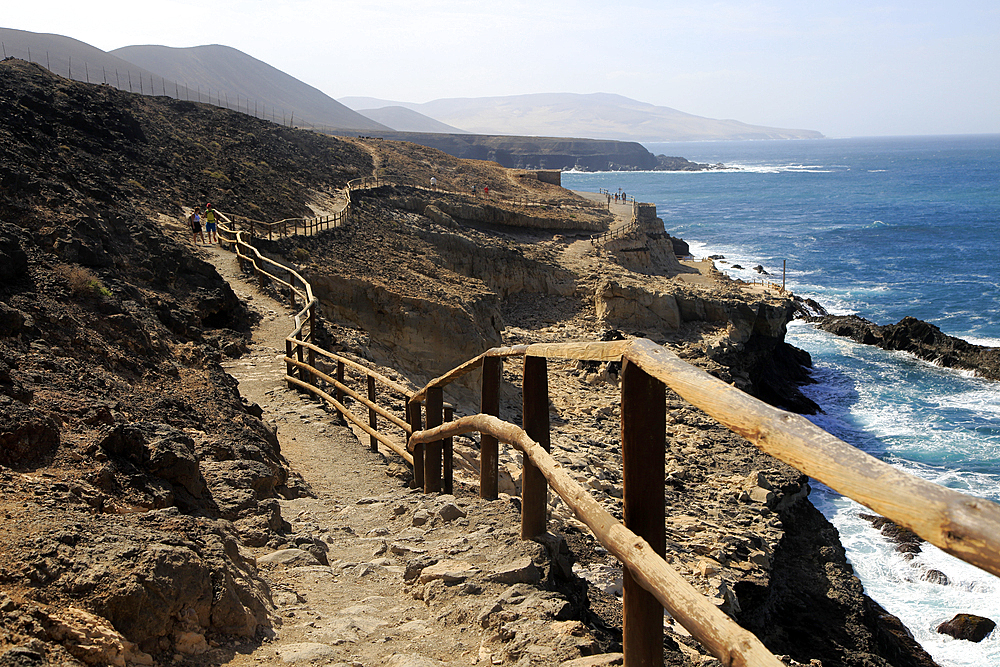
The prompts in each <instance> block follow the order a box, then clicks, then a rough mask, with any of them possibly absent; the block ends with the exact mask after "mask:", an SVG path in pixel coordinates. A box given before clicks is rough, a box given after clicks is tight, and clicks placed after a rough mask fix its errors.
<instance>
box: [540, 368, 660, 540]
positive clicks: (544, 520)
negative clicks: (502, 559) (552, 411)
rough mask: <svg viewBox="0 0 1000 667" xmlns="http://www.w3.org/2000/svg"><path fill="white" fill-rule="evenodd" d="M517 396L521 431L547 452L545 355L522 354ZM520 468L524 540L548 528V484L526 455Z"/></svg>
mask: <svg viewBox="0 0 1000 667" xmlns="http://www.w3.org/2000/svg"><path fill="white" fill-rule="evenodd" d="M521 395H522V396H521V400H522V402H523V407H522V415H523V417H522V418H523V420H524V430H525V432H526V433H527V434H528V437H529V438H531V439H532V440H534V441H535V442H537V443H538V444H539V445H541V446H542V448H543V449H545V451H549V450H550V449H551V445H550V444H549V379H548V370H547V366H546V359H545V357H529V356H525V357H524V386H523V387H522V388H521ZM521 470H522V472H521V539H522V540H528V539H531V538H533V537H537V536H538V535H541V534H542V533H544V532H545V531H546V530H547V529H548V517H547V516H546V515H547V511H548V483H547V482H546V481H545V475H543V474H542V471H541V470H539V469H538V468H536V467H535V464H534V463H532V462H531V460H530V459H529V458H528V457H527V456H524V457H523V465H522V468H521ZM660 495H663V491H662V489H661V491H660Z"/></svg>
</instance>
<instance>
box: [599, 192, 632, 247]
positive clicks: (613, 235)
mask: <svg viewBox="0 0 1000 667" xmlns="http://www.w3.org/2000/svg"><path fill="white" fill-rule="evenodd" d="M637 229H639V204H638V202H636V201H635V199H633V200H632V219H631V220H629V221H628V222H626V223H625V224H624V225H622V226H621V227H616V228H614V229H609V230H608V231H606V232H604V233H603V234H597V235H596V236H592V237H591V238H590V242H591V243H592V244H594V245H595V246H596V245H604V244H605V243H607V242H609V241H613V240H614V239H620V238H624V237H626V236H628V235H629V234H631V233H632V232H634V231H635V230H637Z"/></svg>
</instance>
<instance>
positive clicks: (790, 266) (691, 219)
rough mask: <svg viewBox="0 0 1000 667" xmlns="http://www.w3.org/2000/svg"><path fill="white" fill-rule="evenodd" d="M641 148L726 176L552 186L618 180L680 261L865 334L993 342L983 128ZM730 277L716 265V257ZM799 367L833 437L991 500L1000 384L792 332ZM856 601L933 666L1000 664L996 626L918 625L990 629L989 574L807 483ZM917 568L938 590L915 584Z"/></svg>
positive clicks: (998, 176) (996, 231)
mask: <svg viewBox="0 0 1000 667" xmlns="http://www.w3.org/2000/svg"><path fill="white" fill-rule="evenodd" d="M647 148H649V149H650V150H651V151H652V152H653V153H655V154H666V155H676V156H682V157H685V158H687V159H689V160H693V161H695V162H707V163H713V164H714V163H720V162H721V163H724V164H726V165H728V166H731V167H736V169H732V170H724V171H712V172H695V173H686V172H683V173H670V172H624V173H623V172H615V173H576V172H570V173H564V174H563V181H562V182H563V186H564V187H568V188H570V189H574V190H585V191H597V190H599V189H600V188H607V189H609V190H612V191H616V190H617V189H618V188H622V189H623V190H624V191H625V192H627V193H628V194H630V195H635V197H636V198H637V199H638V200H639V201H643V202H652V203H655V204H656V206H657V213H658V215H659V216H660V217H661V218H662V219H663V222H664V226H665V227H666V229H667V231H668V232H670V233H671V234H673V235H674V236H680V237H681V238H683V239H684V240H685V241H687V242H688V243H689V244H690V245H691V248H692V252H693V254H694V255H695V256H702V257H703V256H707V255H716V254H718V255H724V256H725V258H726V259H725V261H719V262H716V265H717V266H718V267H719V268H720V269H721V270H723V271H725V272H726V273H728V274H730V275H732V276H733V277H739V278H744V279H751V278H759V277H760V276H758V274H756V273H754V272H752V271H751V270H749V269H751V267H754V266H756V265H758V264H759V265H762V266H763V267H764V268H765V269H766V270H767V271H768V272H770V273H771V274H772V277H773V279H774V280H776V281H778V282H780V280H781V279H782V269H783V265H784V266H785V267H786V274H785V280H786V283H787V286H788V287H789V288H790V289H791V290H792V291H793V292H794V293H796V294H798V295H800V296H802V297H809V298H813V299H815V300H817V301H818V302H819V303H821V304H823V305H824V306H825V307H826V308H827V309H828V310H829V311H831V312H832V313H836V314H846V313H856V314H858V315H861V316H862V317H865V318H867V319H869V320H873V321H874V322H876V323H878V324H889V323H895V322H898V321H899V320H900V319H902V318H903V317H905V316H907V315H912V316H914V317H917V318H919V319H922V320H926V321H928V322H931V323H933V324H935V325H937V326H938V327H940V328H941V329H942V330H943V331H944V332H945V333H947V334H949V335H952V336H957V337H960V338H964V339H965V340H968V341H970V342H973V343H976V344H979V345H990V346H1000V268H998V256H1000V135H989V136H949V137H880V138H858V139H823V140H814V141H764V142H710V143H675V144H648V145H647ZM734 264H736V265H740V266H742V267H746V268H745V269H743V270H740V269H734V268H733V265H734ZM788 340H789V342H791V343H792V344H793V345H796V346H797V347H800V348H803V349H805V350H807V351H808V352H809V353H810V354H811V355H812V358H813V363H814V367H815V368H814V373H813V377H814V378H815V379H816V380H818V384H816V385H811V386H809V387H806V388H805V391H806V393H807V394H808V395H809V396H810V397H811V398H812V399H813V400H815V401H817V402H818V403H819V404H820V405H821V406H822V408H823V413H822V414H819V415H816V416H815V417H811V419H812V420H813V421H814V422H815V423H817V424H818V425H820V426H822V427H823V428H825V429H826V430H828V431H830V432H831V433H833V434H834V435H836V436H837V437H839V438H841V439H843V440H845V441H847V442H849V443H851V444H853V445H855V446H856V447H859V448H861V449H863V450H865V451H866V452H868V453H870V454H872V455H873V456H876V457H878V458H881V459H882V460H885V461H887V462H889V463H891V464H893V465H895V466H898V467H899V468H902V469H904V470H906V471H908V472H910V473H913V474H915V475H919V476H921V477H923V478H926V479H929V480H932V481H934V482H937V483H939V484H942V485H945V486H948V487H952V488H955V489H959V490H961V491H963V492H965V493H969V494H972V495H975V496H979V497H982V498H987V499H989V500H992V501H994V502H1000V382H991V381H986V380H982V379H979V378H976V377H972V376H971V374H969V373H961V372H957V371H952V370H946V369H942V368H938V367H935V366H933V365H931V364H929V363H926V362H923V361H919V360H917V359H915V358H913V357H912V356H908V355H906V354H903V353H896V352H886V351H883V350H879V349H877V348H874V347H869V346H863V345H859V344H856V343H854V342H852V341H850V340H849V339H845V338H838V337H835V336H832V335H830V334H827V333H825V332H822V331H818V330H816V329H814V328H813V327H812V326H810V325H808V324H805V323H801V322H794V323H792V324H791V325H789V332H788ZM816 486H817V487H818V488H815V489H814V491H813V494H812V496H811V497H812V500H813V503H814V504H815V505H816V506H817V507H818V508H819V509H820V510H821V511H823V513H824V514H825V515H826V516H827V517H828V518H829V519H830V520H831V521H832V522H833V523H834V525H836V527H837V528H838V530H839V531H840V534H841V540H842V542H843V543H844V546H845V547H846V549H847V552H848V556H849V558H850V559H851V562H852V564H853V566H854V569H855V571H856V573H857V574H858V576H859V577H860V579H861V581H862V582H863V584H864V586H865V589H866V591H867V593H868V594H869V595H870V596H871V597H872V598H874V599H875V600H877V601H878V602H879V603H880V604H882V605H883V606H884V607H885V608H886V609H888V610H889V611H890V612H892V613H893V614H895V615H897V616H898V617H900V618H901V619H902V620H903V622H904V623H905V624H906V626H907V627H908V628H909V629H910V631H911V632H912V633H913V635H914V637H915V638H916V639H917V641H919V642H920V644H921V645H922V646H923V647H924V648H925V649H926V650H927V651H928V652H929V653H930V654H931V655H932V656H933V657H934V659H935V660H936V661H937V662H938V663H939V664H940V665H942V666H944V667H959V666H961V667H987V666H994V665H1000V629H998V630H996V631H994V632H993V634H992V635H991V636H989V637H988V638H987V639H986V640H984V641H983V642H982V643H979V644H973V643H971V642H967V641H960V640H955V639H951V638H949V637H946V636H944V635H940V634H938V633H937V632H935V628H936V626H937V625H938V624H939V623H941V622H943V621H945V620H948V619H950V618H951V617H952V616H954V615H955V614H956V613H961V612H968V613H975V614H979V615H982V616H986V617H989V618H991V619H993V620H994V621H996V622H997V623H1000V579H998V578H996V577H994V576H993V575H990V574H987V573H985V572H983V571H981V570H978V569H977V568H974V567H972V566H969V565H966V564H965V563H963V562H961V561H959V560H957V559H955V558H953V557H951V556H949V555H947V554H944V553H943V552H941V551H940V550H938V549H936V548H935V547H932V546H930V545H924V549H923V552H922V553H921V554H919V555H918V556H917V557H916V558H915V559H913V560H912V561H906V560H904V559H903V558H902V556H901V555H900V554H898V553H897V552H896V551H895V550H894V549H893V545H892V544H890V543H889V542H887V541H886V540H885V539H884V538H883V537H882V535H881V534H880V533H879V532H878V531H876V530H875V529H873V528H872V527H871V526H870V525H869V524H868V523H867V522H865V521H864V520H862V519H860V518H859V517H858V513H859V512H862V511H867V510H864V508H862V507H861V506H860V505H858V504H856V503H854V502H853V501H850V500H848V499H845V498H843V497H841V496H840V495H839V494H836V493H834V492H832V491H830V490H829V489H827V488H825V487H823V486H822V485H816ZM929 569H936V570H940V571H941V572H943V573H944V574H945V575H946V576H947V577H948V580H949V583H948V585H941V584H936V583H929V582H927V581H924V580H923V579H922V575H923V573H924V572H926V571H927V570H929Z"/></svg>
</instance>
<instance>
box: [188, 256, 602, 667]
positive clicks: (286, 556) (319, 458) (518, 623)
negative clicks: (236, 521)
mask: <svg viewBox="0 0 1000 667" xmlns="http://www.w3.org/2000/svg"><path fill="white" fill-rule="evenodd" d="M201 250H202V252H204V253H205V254H206V255H207V256H208V257H207V259H210V260H211V261H212V262H213V263H214V264H215V265H216V267H217V268H218V269H219V271H220V273H221V274H222V275H223V276H224V277H225V278H226V279H227V280H228V281H229V282H230V284H231V285H232V286H233V289H234V290H235V291H236V293H237V294H238V295H239V296H240V297H241V298H243V299H244V300H246V301H247V302H248V303H249V304H250V305H251V306H252V307H253V308H255V309H256V310H257V311H258V312H259V313H260V314H261V316H262V318H263V319H262V321H261V324H260V326H259V327H258V328H257V330H256V331H255V332H254V338H253V343H252V346H251V353H250V354H249V355H245V356H244V357H243V358H241V359H239V360H236V361H232V362H228V363H227V364H225V366H226V370H227V371H228V372H229V373H231V374H232V375H233V376H234V377H236V378H237V379H238V380H239V391H240V393H241V395H243V396H244V397H246V398H247V400H249V401H253V402H255V403H257V404H259V405H260V406H261V408H262V409H263V411H264V418H265V419H266V420H269V421H271V420H273V421H274V422H275V423H276V424H277V428H278V438H279V441H280V443H281V452H282V454H283V455H284V456H285V458H286V459H287V461H288V464H289V467H290V469H291V470H292V471H293V473H297V474H298V475H301V477H302V478H303V480H304V482H305V484H306V485H308V488H309V489H311V492H312V496H313V497H300V498H296V499H292V500H281V515H282V517H283V519H284V520H285V521H287V522H289V524H290V526H289V529H288V530H287V531H286V533H287V534H288V535H290V536H291V537H290V540H289V541H288V542H287V543H283V544H281V543H278V542H277V541H275V540H272V542H271V543H269V544H268V545H267V546H265V547H261V548H258V549H256V550H255V555H256V557H257V563H258V566H259V567H260V568H261V572H262V573H263V574H264V575H265V576H266V578H267V579H268V580H269V582H270V583H271V586H272V590H271V593H272V599H273V601H274V604H275V611H274V614H275V619H276V622H275V634H274V636H273V637H272V638H271V639H270V640H269V641H267V642H265V643H264V644H263V645H262V646H261V647H260V648H259V649H258V650H255V651H254V652H253V653H249V654H241V653H239V652H236V653H235V654H234V655H232V657H231V660H230V661H229V662H228V664H232V665H251V664H253V665H260V664H298V663H301V664H343V665H366V666H367V665H397V666H403V665H412V666H424V665H476V664H484V665H500V664H519V665H530V664H546V665H551V664H560V663H562V662H564V661H566V660H570V659H572V658H578V657H580V656H581V655H589V654H593V653H599V652H600V647H599V646H598V643H597V642H596V641H595V640H594V638H593V637H592V636H591V634H590V632H589V631H588V629H587V628H586V627H585V626H584V625H583V624H581V623H580V622H578V621H575V620H572V618H573V617H574V615H575V614H574V608H573V606H572V605H571V604H570V603H569V601H567V599H566V598H564V597H562V596H560V595H559V594H556V593H553V592H549V591H546V590H542V587H541V585H540V584H541V582H544V581H547V580H549V579H550V577H553V578H554V577H556V576H557V575H559V574H560V573H559V572H558V571H557V572H553V571H552V570H553V568H556V569H557V570H558V569H559V568H563V569H564V570H567V569H568V568H569V564H568V560H566V554H565V553H563V554H562V556H561V557H557V558H556V559H555V560H553V559H552V557H551V554H552V553H557V554H558V552H559V551H560V546H561V549H563V550H564V549H565V544H564V543H560V541H559V540H558V539H555V538H553V539H551V540H549V542H550V545H549V546H548V547H546V546H543V544H541V543H539V542H534V541H528V542H523V541H521V540H520V539H519V537H518V528H519V526H518V522H519V518H518V508H517V505H516V504H517V499H516V498H511V497H510V496H506V495H503V496H502V497H501V499H500V500H497V501H494V502H482V501H480V500H479V499H478V498H477V497H475V496H474V495H473V493H472V492H471V490H469V489H467V488H465V487H462V485H460V484H456V487H457V488H456V496H457V497H456V496H444V495H442V496H438V495H430V496H428V495H424V494H423V493H422V492H418V491H412V490H410V489H408V488H406V486H405V485H404V482H405V466H403V465H402V464H401V463H399V462H397V461H394V460H392V459H389V458H388V457H386V456H384V455H383V454H381V453H379V454H376V453H372V452H370V451H369V450H368V448H367V447H366V446H364V445H362V444H361V443H359V442H358V440H357V438H356V437H355V435H354V434H353V432H352V431H351V430H350V429H349V428H347V426H346V425H344V424H343V422H342V421H341V420H340V419H339V418H338V416H337V415H336V414H331V413H330V412H327V411H326V410H325V409H324V408H323V407H322V406H321V405H320V404H319V403H317V402H316V401H314V400H310V399H309V398H307V397H306V395H304V394H299V393H298V392H295V391H292V390H289V389H287V388H286V387H285V386H284V384H283V383H281V382H280V378H281V377H282V376H283V374H284V362H283V361H282V359H283V356H284V353H283V350H284V338H285V336H286V335H287V333H288V332H290V331H291V329H292V328H293V323H292V317H291V315H290V313H289V312H288V311H287V309H286V307H285V306H284V305H283V304H281V303H278V302H277V301H275V300H273V299H271V298H270V297H269V296H267V295H265V294H263V293H262V292H261V291H260V289H259V288H258V286H257V285H256V284H255V283H253V282H247V281H245V280H244V279H243V276H242V275H241V274H240V273H239V270H238V268H237V265H236V261H235V259H234V256H233V255H231V254H230V253H228V252H225V251H222V250H221V249H219V248H218V246H211V247H208V246H206V247H203V248H202V249H201ZM561 574H563V575H565V574H568V572H562V573H561ZM206 657H207V656H206ZM611 658H612V659H613V658H614V657H613V656H611Z"/></svg>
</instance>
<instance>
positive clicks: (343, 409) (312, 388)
mask: <svg viewBox="0 0 1000 667" xmlns="http://www.w3.org/2000/svg"><path fill="white" fill-rule="evenodd" d="M285 382H289V383H291V384H294V385H295V386H297V387H301V388H302V389H305V390H306V391H308V392H311V393H313V394H316V395H317V396H319V397H320V398H322V399H323V400H325V401H328V402H329V403H330V405H332V406H334V407H335V408H337V411H338V412H340V414H342V415H344V417H345V418H346V419H349V420H350V421H351V422H353V423H354V424H355V425H356V426H357V427H358V428H360V429H361V430H362V431H364V432H365V433H367V434H368V435H370V436H371V437H373V438H375V439H376V440H378V441H379V442H381V443H382V444H383V445H385V446H386V447H388V448H389V449H391V450H392V451H394V452H396V453H397V454H399V455H400V456H401V457H403V460H405V461H406V462H407V463H409V464H410V465H413V455H411V454H410V453H409V452H408V451H406V448H405V447H404V446H402V445H400V444H399V443H398V442H395V441H394V440H391V439H389V438H387V437H386V436H384V435H382V434H381V433H379V432H378V431H376V430H375V429H373V428H372V427H371V426H369V425H368V424H367V423H365V422H364V421H362V420H360V419H358V418H357V417H356V416H355V415H354V413H353V412H351V411H350V410H348V409H347V406H345V405H344V404H343V403H341V402H340V401H338V400H337V399H336V398H334V397H333V396H331V395H330V394H328V393H326V392H325V391H323V390H322V389H320V388H319V387H317V386H316V385H313V384H309V383H308V382H303V381H302V380H300V379H298V378H297V377H292V376H291V375H286V376H285Z"/></svg>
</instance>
